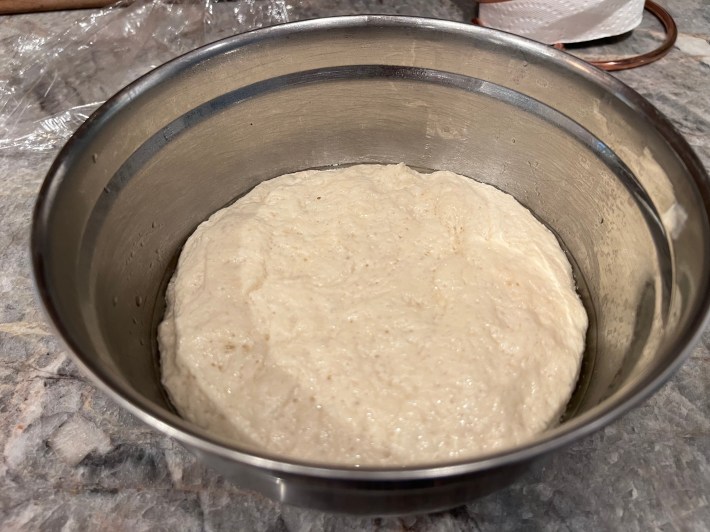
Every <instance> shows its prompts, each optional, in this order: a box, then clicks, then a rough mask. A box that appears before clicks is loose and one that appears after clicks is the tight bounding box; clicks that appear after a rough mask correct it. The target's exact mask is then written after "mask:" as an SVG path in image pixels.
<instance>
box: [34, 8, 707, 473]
mask: <svg viewBox="0 0 710 532" xmlns="http://www.w3.org/2000/svg"><path fill="white" fill-rule="evenodd" d="M363 27H370V28H374V27H380V28H400V29H401V28H409V29H419V28H425V29H430V30H431V29H433V30H438V31H442V32H444V33H447V34H453V35H456V36H460V37H461V36H464V37H465V36H471V37H477V38H479V39H482V40H487V41H488V42H491V43H494V44H499V45H507V46H510V47H515V48H518V49H521V50H523V51H525V52H527V53H529V54H530V55H532V56H536V57H543V58H545V59H546V60H548V61H552V62H554V63H557V64H558V65H560V66H564V67H567V68H568V69H569V70H571V71H573V72H574V73H575V74H576V75H577V76H581V77H583V78H584V79H585V80H586V81H588V82H591V83H593V84H596V85H598V86H601V87H602V88H604V89H606V90H608V91H610V92H612V93H614V94H615V95H616V96H617V97H618V98H620V99H621V100H622V101H623V102H624V103H625V104H626V105H627V106H628V107H630V108H631V109H632V110H634V111H635V112H637V113H640V114H642V115H644V116H645V117H647V118H648V119H649V120H650V121H651V122H652V123H653V124H654V125H655V126H656V128H657V130H658V132H659V133H660V134H661V135H662V136H663V137H664V139H665V140H666V141H667V142H668V143H669V145H670V146H672V147H673V149H674V150H675V151H676V153H677V155H678V156H679V157H680V159H681V160H682V161H683V163H684V164H685V165H686V167H687V169H688V174H689V175H690V176H692V178H693V180H694V185H695V188H696V191H697V192H698V193H699V195H700V199H701V201H702V203H703V205H704V206H705V212H706V221H707V219H708V213H710V178H709V177H708V174H707V172H706V171H705V169H704V168H703V165H702V164H701V162H700V160H699V159H698V157H697V156H696V154H695V153H694V152H693V150H692V148H691V147H690V145H689V144H688V143H687V141H686V140H685V139H684V138H683V137H682V136H681V135H680V133H679V132H678V131H677V130H676V128H675V126H673V125H672V124H671V123H670V121H669V120H668V119H667V118H666V117H665V116H663V115H662V114H661V113H660V112H659V111H658V110H657V109H656V108H655V107H654V106H653V105H652V104H651V103H649V102H648V101H647V100H646V99H645V98H643V97H642V96H641V95H640V94H639V93H638V92H636V91H635V90H634V89H632V88H630V87H629V86H627V85H626V84H624V83H623V82H621V81H619V80H618V79H616V78H614V77H612V76H611V75H609V74H607V73H606V72H603V71H601V70H599V69H597V68H595V67H593V66H592V65H590V64H589V63H586V62H584V61H583V60H581V59H578V58H576V57H574V56H572V55H570V54H568V53H566V52H563V51H560V50H556V49H554V48H552V47H548V46H546V45H544V44H540V43H537V42H535V41H532V40H529V39H526V38H523V37H519V36H516V35H513V34H509V33H506V32H502V31H498V30H494V29H489V28H483V27H479V26H474V25H468V24H465V23H462V22H454V21H447V20H439V19H430V18H422V17H409V16H395V15H349V16H338V17H326V18H319V19H313V20H306V21H299V22H289V23H285V24H280V25H275V26H270V27H266V28H261V29H257V30H252V31H249V32H246V33H242V34H238V35H234V36H231V37H227V38H224V39H221V40H218V41H216V42H213V43H210V44H207V45H204V46H201V47H199V48H197V49H195V50H192V51H190V52H187V53H186V54H183V55H181V56H178V57H176V58H174V59H172V60H170V61H168V62H166V63H164V64H163V65H161V66H159V67H157V68H155V69H152V70H151V71H149V72H148V73H146V74H144V75H143V76H141V77H139V78H138V79H137V80H135V81H133V82H131V83H130V84H128V85H126V86H125V87H124V88H123V89H121V90H120V91H119V92H118V93H116V94H115V95H114V96H112V97H111V98H109V99H108V100H107V101H106V102H105V103H104V104H103V105H101V106H100V107H99V108H98V109H97V110H96V111H95V112H94V113H93V114H92V115H91V116H90V117H89V118H88V119H87V120H86V121H85V122H84V123H83V124H82V125H81V126H80V127H79V128H78V129H77V131H76V132H75V133H74V134H73V135H72V136H71V138H70V139H69V140H68V141H67V143H66V144H65V145H64V147H63V148H62V149H61V150H60V152H59V154H58V155H57V157H56V158H55V160H54V162H53V164H52V166H51V167H50V169H49V171H48V173H47V176H46V177H45V180H44V182H43V183H42V186H41V189H40V191H39V193H38V196H37V200H36V203H35V208H34V212H33V216H32V230H31V238H30V252H31V262H32V278H33V282H34V286H35V293H36V294H37V295H38V299H39V300H40V302H41V305H40V307H41V308H42V309H43V311H44V314H45V317H46V318H47V321H48V322H49V324H50V326H51V328H52V330H53V332H54V334H55V336H56V337H57V338H58V339H60V340H61V342H62V344H63V346H64V347H65V348H66V350H67V351H68V352H69V353H70V355H71V357H72V359H73V360H74V362H75V363H76V364H78V365H79V366H80V367H81V369H82V371H83V372H84V373H85V374H86V375H88V377H89V378H90V379H91V381H92V383H93V384H94V385H95V386H96V387H97V388H99V389H100V390H101V391H102V392H104V393H106V394H107V395H108V396H109V397H111V399H112V400H114V401H115V402H116V403H118V404H119V405H120V406H121V407H123V408H125V409H126V410H128V411H129V412H131V413H132V414H133V415H134V416H136V417H137V418H138V419H140V420H141V421H143V422H145V423H146V424H148V425H150V426H152V427H153V428H155V429H157V430H159V431H161V432H162V433H164V434H166V435H168V436H170V437H172V438H175V439H177V440H178V441H180V442H182V443H183V444H185V445H187V446H188V447H190V448H192V449H194V450H198V451H200V452H205V453H209V454H212V455H215V456H218V457H220V458H223V459H227V460H230V461H233V462H237V463H240V464H243V465H246V466H251V467H254V468H258V469H267V470H270V471H273V472H278V473H284V474H290V475H299V476H305V477H315V478H324V479H326V478H327V479H330V480H348V481H362V482H373V481H377V482H401V481H426V480H429V479H433V478H438V479H441V477H442V476H444V477H454V476H456V477H459V476H463V475H471V474H478V473H481V472H484V471H489V470H492V469H494V468H499V467H502V466H512V465H516V464H521V463H524V462H528V461H530V460H532V459H534V458H536V457H539V456H542V455H544V454H547V453H549V452H551V451H554V450H556V449H559V448H561V447H565V446H567V445H570V444H571V443H573V442H575V441H577V440H579V439H581V438H583V437H585V436H588V435H590V434H592V433H593V432H596V431H597V430H599V429H601V428H603V427H604V426H606V425H608V424H610V423H611V422H612V421H614V420H616V419H617V418H619V417H620V416H621V415H623V414H624V413H626V412H627V411H629V410H630V409H631V408H633V407H635V406H637V405H638V404H639V403H641V402H642V401H644V400H645V399H647V398H648V397H649V396H650V395H651V394H653V393H654V392H655V391H656V390H658V389H659V388H660V387H661V386H662V385H663V384H664V383H665V382H666V381H667V380H668V379H669V378H670V377H671V376H672V375H673V374H674V373H675V372H676V371H677V369H678V368H679V367H680V366H681V364H682V363H683V362H684V361H685V360H686V359H687V358H688V357H689V356H690V354H691V352H692V350H693V348H694V346H695V344H696V343H697V342H698V340H699V339H700V336H701V335H702V333H703V331H704V329H705V328H706V326H707V325H708V322H709V321H710V287H709V286H708V282H707V279H706V280H705V283H704V285H705V286H704V291H703V294H702V297H701V298H700V303H699V305H698V311H697V313H696V315H695V316H694V317H693V320H692V322H691V323H690V324H689V325H688V327H687V328H686V330H685V331H684V333H683V335H682V336H681V337H680V338H679V340H678V342H677V343H676V346H675V347H673V348H672V349H669V350H668V351H670V352H669V353H668V358H669V360H670V362H669V363H668V364H667V366H666V367H665V368H664V369H663V370H662V371H660V372H657V373H656V374H650V375H645V376H643V378H640V379H638V380H637V381H636V382H634V383H633V384H632V385H630V386H629V387H628V388H627V389H625V390H622V391H621V392H619V393H617V394H615V395H613V396H612V397H610V398H608V399H606V400H604V401H602V403H600V404H599V405H597V406H595V407H594V408H592V409H590V410H589V411H588V412H586V413H584V414H582V415H581V416H578V417H577V418H574V419H573V420H570V421H569V422H567V423H565V424H564V425H561V426H559V427H557V428H555V429H553V430H551V431H548V432H545V433H543V434H542V435H540V436H538V437H537V438H536V439H534V440H533V441H531V442H530V443H528V444H525V445H522V446H518V447H515V448H512V449H509V450H503V451H497V452H495V453H491V454H488V455H484V456H480V457H473V458H471V459H463V460H457V461H452V462H445V463H433V464H421V465H412V466H386V467H372V466H368V467H355V466H344V465H328V464H315V463H312V462H306V461H299V460H295V459H290V458H283V457H280V456H276V455H272V454H269V453H267V452H254V451H252V450H244V449H240V448H239V446H236V445H233V444H229V443H227V442H225V441H222V440H220V439H219V438H218V437H215V436H213V435H211V434H207V433H206V432H204V431H202V430H201V429H199V428H197V427H195V426H194V425H192V424H189V423H187V422H186V421H184V420H182V419H181V418H179V417H177V416H175V415H173V414H170V413H168V412H165V411H158V409H157V408H155V407H152V406H151V403H150V402H148V401H147V400H145V399H144V398H142V396H140V394H137V393H136V392H135V391H134V390H132V388H130V387H128V386H126V385H124V384H123V383H121V382H120V381H119V380H117V379H116V378H114V377H113V376H112V375H110V374H107V373H106V372H104V371H102V370H101V369H100V368H99V367H98V366H96V365H94V364H92V363H91V359H92V357H91V356H90V355H87V354H86V353H84V352H82V350H81V349H80V348H79V346H78V344H77V343H76V342H75V341H74V340H73V338H72V335H71V333H70V332H69V331H68V330H67V328H66V327H65V326H64V323H63V320H62V319H61V316H60V313H59V311H58V308H57V306H56V305H55V302H54V301H53V299H52V297H51V292H50V290H49V285H48V283H47V280H46V278H45V275H44V254H43V249H44V246H45V244H44V243H45V242H46V241H47V237H46V234H47V230H48V220H49V214H50V213H51V209H52V205H53V203H54V198H55V196H56V193H57V190H58V188H59V187H60V186H61V184H62V182H63V179H64V176H65V174H66V172H67V170H68V169H69V168H70V167H71V165H72V163H73V162H74V160H75V159H76V158H77V156H78V155H79V154H80V153H81V151H82V146H83V144H85V143H86V139H87V138H88V137H90V136H91V132H92V131H93V130H94V129H95V128H100V127H101V126H102V125H103V124H105V123H106V122H107V121H109V120H110V119H111V118H112V117H113V116H114V115H115V114H116V113H118V112H119V111H120V110H121V109H122V108H124V107H125V106H127V105H129V104H130V103H131V102H132V101H133V100H134V99H135V98H136V96H137V95H139V94H142V93H144V92H146V91H148V90H149V89H151V88H153V87H155V86H158V85H160V84H162V83H163V82H164V81H165V80H168V79H170V78H173V77H175V76H177V75H179V74H180V73H181V72H183V71H184V70H186V69H189V68H190V67H192V66H194V65H196V64H198V63H201V62H203V61H206V60H208V59H210V58H213V57H215V56H217V55H220V54H222V53H224V52H228V51H232V50H235V49H238V48H241V47H244V46H247V45H251V44H256V43H260V42H264V41H269V40H272V39H280V38H283V37H286V36H289V35H293V34H296V33H306V32H311V31H314V30H343V29H357V28H363ZM706 225H707V224H706ZM707 239H708V236H707V235H706V240H707ZM161 410H162V409H161Z"/></svg>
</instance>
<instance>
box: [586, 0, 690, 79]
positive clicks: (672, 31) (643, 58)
mask: <svg viewBox="0 0 710 532" xmlns="http://www.w3.org/2000/svg"><path fill="white" fill-rule="evenodd" d="M644 8H645V9H646V10H647V11H649V12H650V13H651V14H652V15H653V16H655V17H656V18H657V19H658V20H659V21H660V22H661V24H663V28H664V29H665V30H666V38H665V39H664V40H663V42H662V43H661V45H660V46H659V47H658V48H656V49H655V50H651V51H650V52H646V53H645V54H640V55H634V56H631V57H623V58H619V59H609V60H606V61H589V62H590V63H591V64H592V65H594V66H595V67H598V68H601V69H602V70H608V71H612V70H625V69H627V68H636V67H639V66H641V65H647V64H648V63H653V62H654V61H657V60H658V59H660V58H661V57H663V56H664V55H666V54H667V53H668V52H669V51H670V49H671V48H672V47H673V45H674V44H675V41H676V39H677V38H678V27H677V26H676V23H675V20H673V17H672V16H671V14H670V13H668V11H666V10H665V9H664V8H662V7H661V6H659V5H658V4H657V3H656V2H652V1H651V0H646V3H645V4H644Z"/></svg>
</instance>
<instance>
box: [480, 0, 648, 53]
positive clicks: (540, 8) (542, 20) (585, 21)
mask: <svg viewBox="0 0 710 532" xmlns="http://www.w3.org/2000/svg"><path fill="white" fill-rule="evenodd" d="M643 5H644V0H510V1H509V2H500V3H494V4H486V3H482V4H480V5H479V11H478V18H479V20H480V21H481V24H483V25H484V26H488V27H491V28H496V29H499V30H504V31H508V32H510V33H515V34H517V35H522V36H523V37H528V38H530V39H535V40H536V41H540V42H544V43H546V44H554V43H573V42H583V41H591V40H593V39H600V38H602V37H611V36H612V35H621V34H622V33H626V32H627V31H631V30H632V29H634V28H635V27H636V26H638V25H639V24H640V23H641V18H642V17H643Z"/></svg>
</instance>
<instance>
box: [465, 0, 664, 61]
mask: <svg viewBox="0 0 710 532" xmlns="http://www.w3.org/2000/svg"><path fill="white" fill-rule="evenodd" d="M508 1H509V0H479V2H478V3H479V4H495V3H498V2H508ZM644 9H646V10H647V11H648V12H650V13H651V14H652V15H653V16H654V17H656V18H657V19H658V20H659V21H660V23H661V24H662V25H663V28H664V29H665V32H666V37H665V39H664V40H663V42H662V43H661V45H660V46H659V47H658V48H656V49H655V50H651V51H650V52H646V53H645V54H640V55H634V56H631V57H622V58H619V59H608V60H606V61H588V63H590V64H592V65H594V66H595V67H597V68H601V69H602V70H607V71H613V70H625V69H627V68H636V67H639V66H641V65H647V64H649V63H653V62H654V61H657V60H659V59H660V58H661V57H663V56H664V55H666V54H667V53H668V52H669V51H670V49H671V48H672V47H673V45H674V44H675V41H676V39H677V38H678V27H677V26H676V23H675V20H673V17H672V16H671V14H670V13H668V11H666V10H665V9H664V8H663V7H661V6H660V5H658V4H657V3H656V2H653V1H652V0H646V2H645V3H644ZM472 22H473V23H474V24H477V25H480V26H483V24H482V23H481V21H480V20H479V19H473V21H472ZM553 46H554V47H555V48H557V49H558V50H564V49H565V45H564V44H562V43H557V44H554V45H553Z"/></svg>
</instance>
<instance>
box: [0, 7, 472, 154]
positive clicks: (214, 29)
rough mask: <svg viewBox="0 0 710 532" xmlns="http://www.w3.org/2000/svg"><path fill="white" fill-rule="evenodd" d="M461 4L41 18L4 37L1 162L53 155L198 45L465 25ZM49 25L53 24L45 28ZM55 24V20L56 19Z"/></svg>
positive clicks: (116, 11) (128, 11)
mask: <svg viewBox="0 0 710 532" xmlns="http://www.w3.org/2000/svg"><path fill="white" fill-rule="evenodd" d="M467 3H468V1H467V0H437V1H432V0H400V1H399V2H387V1H386V0H384V1H383V0H235V1H216V0H134V1H132V2H131V1H127V0H122V1H119V2H118V3H116V4H114V5H111V6H109V7H107V8H104V9H97V10H91V11H82V12H65V13H53V14H45V15H43V16H45V17H47V16H50V15H51V16H53V17H65V18H68V19H69V21H68V22H67V20H65V21H64V23H63V24H57V26H58V27H63V28H67V27H68V28H69V29H63V30H57V31H56V32H53V31H52V30H51V29H49V30H46V31H41V32H40V31H37V30H36V27H34V26H33V31H29V32H28V33H16V34H14V35H10V36H3V39H2V41H4V42H0V45H2V49H3V50H9V53H8V52H7V51H4V52H3V55H4V57H2V58H0V131H4V132H5V133H4V134H1V135H0V153H2V152H3V151H5V152H7V151H8V150H12V152H13V153H17V152H23V151H34V152H38V151H39V152H41V151H47V150H52V149H55V148H56V147H58V146H60V145H62V144H63V143H64V142H65V141H66V140H67V139H68V138H69V137H70V136H71V134H72V133H73V132H74V131H75V130H76V129H77V128H78V127H79V125H81V123H82V122H83V121H84V120H86V119H87V118H88V117H89V115H90V114H91V113H92V112H93V111H94V110H95V109H96V108H97V107H98V106H99V105H101V103H103V102H104V101H105V100H106V99H107V98H109V97H110V96H111V95H112V94H114V93H115V92H117V91H118V90H119V89H120V88H121V87H123V86H125V85H126V84H128V83H130V82H131V81H133V80H135V79H136V78H138V77H139V76H141V75H142V74H145V73H146V72H148V71H149V70H151V69H153V68H155V67H156V66H158V65H160V64H162V63H164V62H166V61H168V60H170V59H172V58H174V57H176V56H178V55H181V54H183V53H186V52H188V51H190V50H192V49H194V48H197V47H199V46H201V45H203V44H207V43H209V42H213V41H215V40H218V39H221V38H223V37H227V36H230V35H234V34H237V33H242V32H245V31H248V30H252V29H256V28H260V27H265V26H271V25H275V24H280V23H284V22H289V21H295V20H303V19H309V18H316V17H319V16H320V17H322V16H336V15H346V14H363V13H387V14H402V15H416V16H424V17H434V18H443V19H453V20H461V21H463V20H466V19H465V17H466V13H465V7H463V6H465V5H467ZM52 20H54V19H52ZM57 20H59V19H57Z"/></svg>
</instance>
